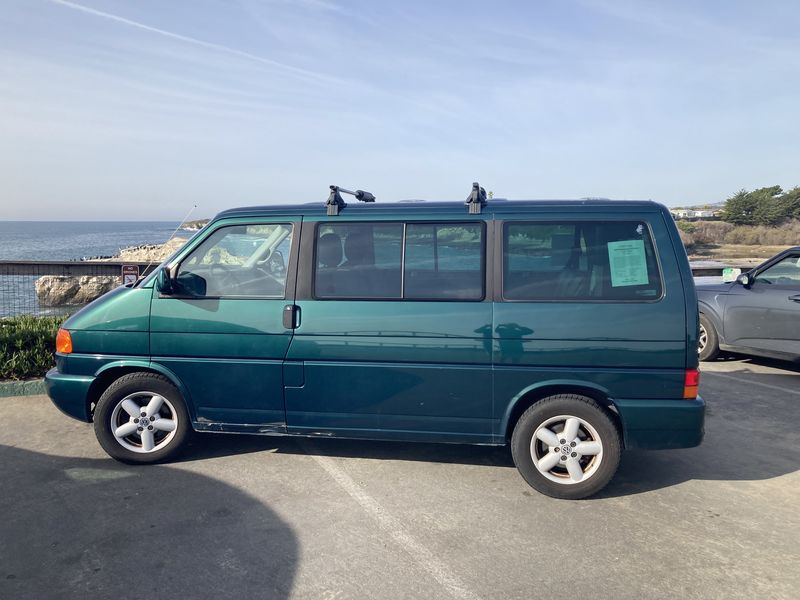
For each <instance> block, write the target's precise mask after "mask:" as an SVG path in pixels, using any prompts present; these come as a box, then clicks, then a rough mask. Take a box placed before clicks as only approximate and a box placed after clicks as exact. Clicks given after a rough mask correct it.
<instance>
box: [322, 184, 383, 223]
mask: <svg viewBox="0 0 800 600" xmlns="http://www.w3.org/2000/svg"><path fill="white" fill-rule="evenodd" d="M330 188H331V193H330V196H328V201H327V202H326V203H325V204H326V205H327V206H328V216H329V217H335V216H336V215H338V214H339V212H340V211H341V210H342V209H343V208H344V207H345V206H347V203H346V202H345V201H344V200H343V199H342V196H341V194H340V193H339V192H343V193H345V194H350V195H351V196H355V197H356V200H360V201H361V202H375V196H374V195H373V194H370V193H369V192H365V191H364V190H356V191H355V192H354V191H352V190H346V189H344V188H343V187H339V186H338V185H332V186H330Z"/></svg>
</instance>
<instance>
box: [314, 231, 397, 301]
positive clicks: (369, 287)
mask: <svg viewBox="0 0 800 600" xmlns="http://www.w3.org/2000/svg"><path fill="white" fill-rule="evenodd" d="M402 246H403V225H402V224H401V223H335V224H333V223H321V224H320V225H319V226H318V227H317V239H316V265H315V266H316V268H315V272H314V293H315V295H316V297H317V298H400V290H401V279H402V276H401V272H400V265H401V261H402V252H403V250H402Z"/></svg>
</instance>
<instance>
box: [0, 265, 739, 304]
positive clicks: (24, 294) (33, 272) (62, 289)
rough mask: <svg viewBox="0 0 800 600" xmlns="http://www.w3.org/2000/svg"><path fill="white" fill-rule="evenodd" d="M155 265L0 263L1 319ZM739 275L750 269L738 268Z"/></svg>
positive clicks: (97, 291) (707, 273) (94, 291)
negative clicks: (131, 268) (131, 269)
mask: <svg viewBox="0 0 800 600" xmlns="http://www.w3.org/2000/svg"><path fill="white" fill-rule="evenodd" d="M157 266H158V265H157V264H150V263H144V262H120V261H113V262H112V261H102V262H101V261H97V262H95V261H30V260H6V261H0V317H8V316H13V315H19V314H32V315H60V314H68V313H71V312H75V311H76V310H78V309H79V308H80V307H81V306H83V305H84V304H86V303H88V302H90V301H91V300H93V299H94V298H96V297H98V296H100V295H101V294H103V293H105V292H107V291H109V290H111V289H113V288H115V287H117V286H119V285H121V284H122V269H123V267H128V268H130V267H134V268H135V270H136V271H137V272H138V274H139V275H140V276H141V275H147V274H148V273H149V272H151V271H152V270H153V269H155V268H156V267H157ZM723 268H725V265H722V264H720V265H697V264H695V265H692V275H693V276H695V277H720V276H722V270H723ZM740 268H741V269H742V272H744V271H747V270H748V269H750V267H748V266H743V267H740Z"/></svg>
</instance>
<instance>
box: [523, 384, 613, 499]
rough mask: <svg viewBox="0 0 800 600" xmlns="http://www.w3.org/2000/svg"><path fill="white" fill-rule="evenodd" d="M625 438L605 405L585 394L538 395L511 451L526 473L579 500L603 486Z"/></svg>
mask: <svg viewBox="0 0 800 600" xmlns="http://www.w3.org/2000/svg"><path fill="white" fill-rule="evenodd" d="M621 450H622V448H621V439H620V435H619V431H618V430H617V427H616V425H615V424H614V422H613V421H612V420H611V418H610V417H609V415H608V414H607V413H606V411H605V410H604V409H603V408H601V407H600V406H599V405H598V404H597V403H596V402H595V401H594V400H592V399H591V398H587V397H585V396H578V395H572V394H559V395H557V396H550V397H549V398H545V399H543V400H540V401H538V402H537V403H536V404H534V405H533V406H531V407H530V408H529V409H528V410H526V411H525V413H523V415H522V416H521V417H520V418H519V421H517V424H516V426H515V427H514V433H513V435H512V437H511V453H512V455H513V457H514V464H516V466H517V469H518V470H519V472H520V474H521V475H522V477H523V478H524V479H525V481H527V482H528V484H530V486H531V487H533V488H534V489H535V490H537V491H539V492H541V493H543V494H545V495H547V496H552V497H553V498H565V499H570V500H577V499H580V498H586V497H587V496H591V495H592V494H596V493H597V492H599V491H600V490H601V489H602V488H604V487H605V486H606V485H607V484H608V482H609V481H611V478H612V477H613V476H614V473H616V471H617V467H618V466H619V459H620V453H621Z"/></svg>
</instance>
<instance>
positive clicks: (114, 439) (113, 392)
mask: <svg viewBox="0 0 800 600" xmlns="http://www.w3.org/2000/svg"><path fill="white" fill-rule="evenodd" d="M94 432H95V435H96V436H97V441H98V442H100V445H101V446H102V447H103V450H105V451H106V453H108V455H109V456H111V457H112V458H115V459H116V460H118V461H121V462H125V463H134V464H135V463H138V464H145V463H155V462H161V461H164V460H166V459H168V458H170V457H172V456H173V455H174V454H175V453H176V452H177V451H178V450H180V448H181V446H183V443H184V441H185V440H186V437H187V436H188V434H189V414H188V412H187V411H186V404H185V403H184V401H183V398H182V397H181V394H180V392H179V391H178V390H177V389H176V388H175V386H174V385H172V383H171V382H170V381H169V380H168V379H167V378H166V377H163V376H161V375H157V374H155V373H149V372H139V373H129V374H128V375H123V376H122V377H120V378H119V379H117V380H116V381H115V382H114V383H112V384H111V385H110V386H109V387H108V389H106V391H105V392H103V395H102V396H100V400H98V402H97V407H96V409H95V411H94Z"/></svg>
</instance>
